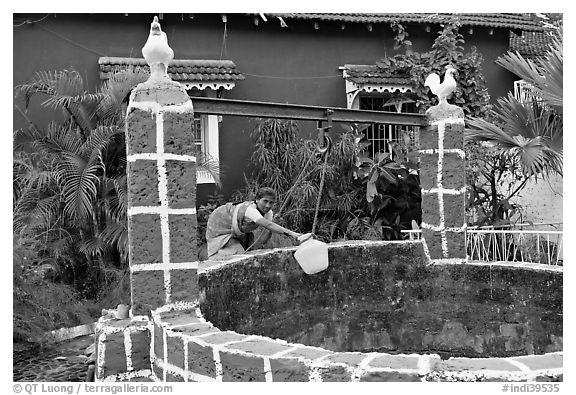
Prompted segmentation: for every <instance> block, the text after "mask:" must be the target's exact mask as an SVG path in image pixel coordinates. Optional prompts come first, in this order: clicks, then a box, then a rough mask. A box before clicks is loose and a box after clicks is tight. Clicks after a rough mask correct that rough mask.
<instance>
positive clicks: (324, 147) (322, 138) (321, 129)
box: [318, 109, 334, 154]
mask: <svg viewBox="0 0 576 395" xmlns="http://www.w3.org/2000/svg"><path fill="white" fill-rule="evenodd" d="M333 113H334V110H331V109H327V110H326V121H327V122H326V123H327V125H326V126H322V121H318V151H319V152H320V154H324V153H325V152H326V151H328V150H329V149H330V146H331V145H332V140H331V139H330V137H329V136H328V135H327V134H326V133H325V132H329V131H330V129H331V128H332V114H333ZM324 143H325V144H324Z"/></svg>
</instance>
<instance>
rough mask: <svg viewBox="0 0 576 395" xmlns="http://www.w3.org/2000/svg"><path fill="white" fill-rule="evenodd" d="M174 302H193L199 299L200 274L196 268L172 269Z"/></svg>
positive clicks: (171, 281) (172, 297) (171, 299)
mask: <svg viewBox="0 0 576 395" xmlns="http://www.w3.org/2000/svg"><path fill="white" fill-rule="evenodd" d="M170 284H171V294H170V301H171V302H172V303H174V302H179V301H187V302H191V301H194V300H196V299H198V274H197V270H196V269H173V270H170Z"/></svg>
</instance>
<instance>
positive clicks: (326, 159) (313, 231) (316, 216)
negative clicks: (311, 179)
mask: <svg viewBox="0 0 576 395" xmlns="http://www.w3.org/2000/svg"><path fill="white" fill-rule="evenodd" d="M326 139H327V141H328V143H327V145H326V151H324V165H323V166H322V175H321V176H320V188H319V189H318V198H317V199H316V210H315V211H314V222H312V234H315V233H316V224H317V223H318V211H319V210H320V200H321V199H322V191H323V190H324V180H325V179H326V167H327V166H328V152H329V151H330V139H329V138H328V136H326Z"/></svg>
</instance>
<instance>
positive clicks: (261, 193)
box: [256, 187, 276, 200]
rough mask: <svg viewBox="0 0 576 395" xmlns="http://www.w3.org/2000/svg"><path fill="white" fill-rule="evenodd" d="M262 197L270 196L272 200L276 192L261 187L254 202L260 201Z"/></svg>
mask: <svg viewBox="0 0 576 395" xmlns="http://www.w3.org/2000/svg"><path fill="white" fill-rule="evenodd" d="M264 196H272V197H273V198H276V192H275V191H274V189H272V188H269V187H262V188H260V189H258V192H256V200H258V199H262V198H263V197H264Z"/></svg>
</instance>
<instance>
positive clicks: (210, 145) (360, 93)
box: [13, 13, 545, 204]
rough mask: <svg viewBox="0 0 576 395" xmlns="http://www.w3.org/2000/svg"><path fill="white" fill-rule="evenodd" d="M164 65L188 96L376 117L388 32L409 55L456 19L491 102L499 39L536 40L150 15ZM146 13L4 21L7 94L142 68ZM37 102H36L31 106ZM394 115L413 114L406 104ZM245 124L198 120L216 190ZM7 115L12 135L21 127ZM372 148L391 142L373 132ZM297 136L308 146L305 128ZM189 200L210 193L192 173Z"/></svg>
mask: <svg viewBox="0 0 576 395" xmlns="http://www.w3.org/2000/svg"><path fill="white" fill-rule="evenodd" d="M158 16H159V19H160V23H161V25H162V29H163V31H165V32H166V33H167V36H168V42H169V45H170V47H171V48H172V49H173V50H174V53H175V60H174V62H173V63H172V64H171V65H170V68H169V70H168V72H169V74H170V75H171V77H172V78H173V79H174V80H175V81H178V82H180V83H182V84H183V86H184V87H185V88H186V90H187V91H188V92H190V95H201V96H207V97H222V98H228V99H241V100H254V101H268V102H277V103H292V104H305V105H317V106H327V107H343V108H346V107H348V108H364V109H370V108H375V109H382V106H383V104H384V100H385V98H386V95H387V94H388V93H389V92H390V91H391V90H406V91H408V90H410V89H411V86H410V84H409V82H408V81H406V80H402V79H390V78H386V76H385V75H381V73H380V74H378V73H376V72H375V64H376V62H377V61H378V60H380V59H382V58H385V57H387V56H392V55H394V54H395V53H396V51H395V50H394V36H395V33H394V31H393V29H392V28H391V24H392V23H400V24H402V25H403V26H405V28H406V31H407V33H408V34H409V37H410V40H411V41H412V42H413V49H414V50H415V51H428V50H429V49H430V47H431V45H432V43H433V41H434V39H435V37H436V33H437V32H438V31H439V30H440V25H441V24H442V23H446V22H447V21H449V20H450V18H453V17H457V18H458V19H459V21H460V22H461V24H462V27H461V30H460V32H461V33H462V34H463V35H464V38H465V40H466V43H465V47H466V48H470V47H471V46H476V48H477V49H478V51H479V52H480V53H481V54H482V55H483V57H484V63H483V70H484V74H485V77H486V81H487V87H488V91H489V93H490V95H491V97H492V100H495V99H496V98H497V97H499V96H503V95H505V94H506V93H507V92H508V91H510V90H512V89H513V87H514V79H515V76H514V75H512V74H511V73H509V72H508V71H506V70H504V69H502V68H501V67H500V66H497V65H496V64H495V63H494V61H495V59H497V58H498V57H499V56H501V55H502V54H504V53H505V52H506V51H508V50H509V49H510V43H511V41H510V40H511V34H516V35H521V34H522V33H523V32H542V31H544V29H545V28H544V27H543V25H542V23H541V22H540V21H539V20H538V18H536V17H533V16H532V15H531V14H424V13H404V14H296V13H284V14H224V13H222V14H215V13H212V14H208V13H206V14H204V13H201V14H159V15H158ZM152 19H153V15H152V14H48V15H45V14H14V29H13V32H14V34H13V40H14V46H13V47H14V59H13V63H14V85H17V84H19V83H22V82H25V81H27V80H29V79H30V78H31V77H33V75H34V73H35V72H37V71H41V70H62V69H70V68H74V69H75V70H77V71H79V72H80V73H81V74H82V75H83V76H85V78H86V80H87V82H88V87H89V90H94V89H95V87H96V86H98V85H99V83H100V82H101V81H102V80H103V79H105V78H107V76H108V75H109V73H110V72H111V71H113V70H114V69H117V68H121V67H126V66H130V65H131V66H133V67H144V63H143V60H142V54H141V49H142V47H143V45H144V43H145V41H146V38H147V36H148V31H149V26H150V22H151V21H152ZM36 105H37V103H36ZM394 109H395V110H396V111H413V110H414V108H413V107H411V104H410V103H409V102H406V103H399V104H396V105H395V107H394ZM256 122H257V120H256V119H250V118H245V117H232V116H223V117H218V116H203V117H198V119H197V126H199V127H200V130H201V132H200V133H199V134H198V136H197V141H198V143H197V144H198V146H199V147H201V149H203V150H204V151H205V152H206V153H207V154H209V155H211V156H212V157H214V158H218V159H219V161H220V163H221V175H222V182H223V185H224V189H223V193H224V195H225V196H226V197H228V196H229V195H230V194H231V193H232V192H233V191H234V190H237V189H239V188H242V186H243V183H244V177H243V175H244V173H245V172H246V170H247V164H248V162H249V159H250V154H251V152H252V142H251V140H250V132H251V131H252V130H253V129H254V127H255V126H256ZM23 123H24V121H23V120H22V118H21V116H20V114H19V113H18V112H16V110H15V112H14V127H15V128H18V127H20V126H22V125H23ZM381 132H382V133H384V134H378V133H380V132H378V131H374V134H373V136H372V139H373V141H374V146H377V145H378V144H380V143H382V149H385V144H386V141H387V140H389V139H393V138H394V136H393V132H392V131H390V130H388V131H386V128H385V127H383V129H382V131H381ZM301 135H302V136H303V137H306V138H315V137H316V125H315V124H311V123H310V124H307V123H302V124H301ZM198 180H199V183H200V185H199V189H198V202H199V204H201V203H202V202H203V201H205V199H206V197H207V196H208V195H209V194H211V193H213V192H214V190H215V189H214V185H213V181H212V180H211V178H210V176H209V175H208V174H199V177H198Z"/></svg>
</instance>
